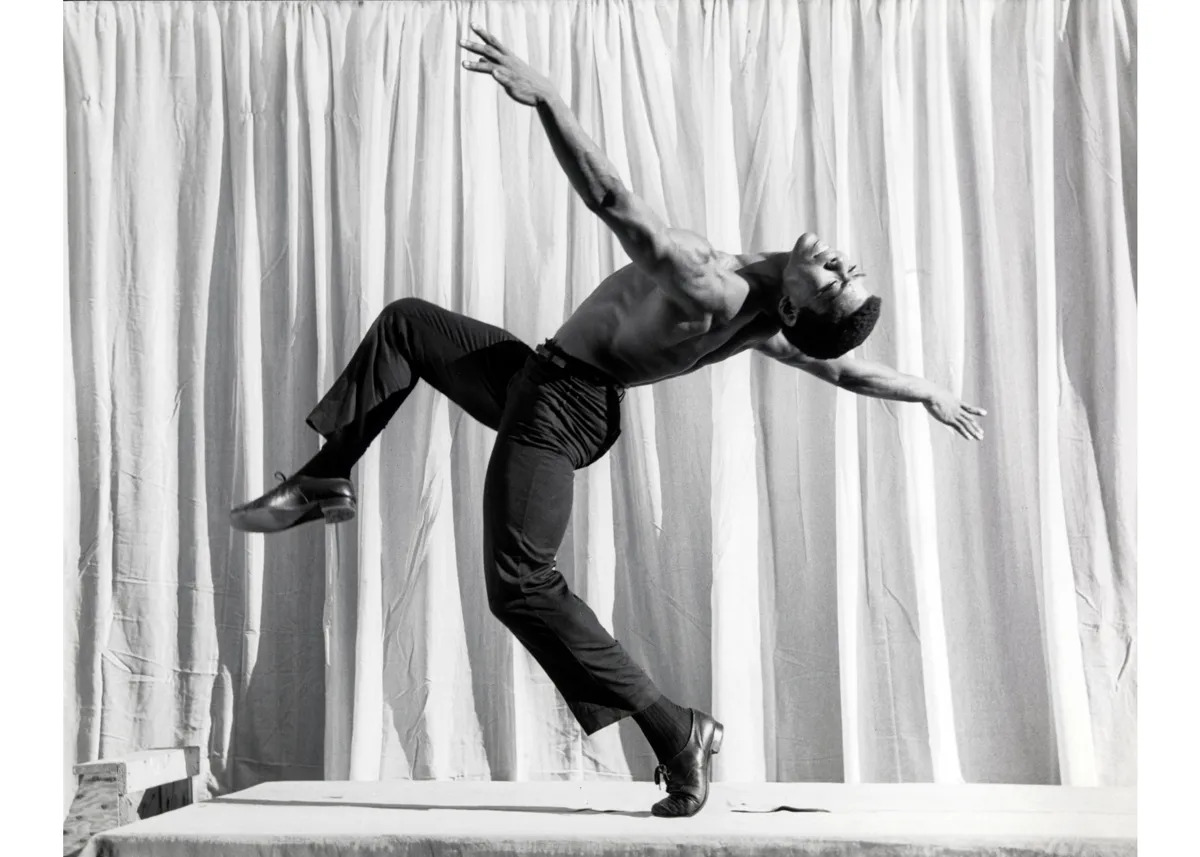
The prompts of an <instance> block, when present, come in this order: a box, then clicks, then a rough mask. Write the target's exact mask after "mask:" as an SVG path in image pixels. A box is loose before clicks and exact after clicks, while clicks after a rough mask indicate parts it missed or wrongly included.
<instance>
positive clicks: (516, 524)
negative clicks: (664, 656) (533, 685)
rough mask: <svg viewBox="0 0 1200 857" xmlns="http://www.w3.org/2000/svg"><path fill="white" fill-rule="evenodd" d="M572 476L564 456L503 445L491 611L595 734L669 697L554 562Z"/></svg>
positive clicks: (492, 493) (490, 497) (487, 532)
mask: <svg viewBox="0 0 1200 857" xmlns="http://www.w3.org/2000/svg"><path fill="white" fill-rule="evenodd" d="M573 484H574V467H573V465H572V463H571V461H570V460H569V459H568V458H567V457H566V456H565V455H563V454H562V453H561V452H556V451H550V450H548V449H543V448H539V447H534V446H529V445H526V444H523V443H519V442H516V441H514V440H512V439H511V438H510V437H509V436H508V433H507V432H505V431H504V430H503V429H502V430H501V433H500V435H499V436H498V437H497V439H496V446H495V448H494V449H493V451H492V458H491V461H490V463H489V465H488V471H487V479H486V481H485V483H484V562H485V563H486V564H487V566H486V574H487V591H488V604H489V605H490V607H491V610H492V613H493V615H495V616H496V618H497V619H499V620H500V621H501V622H502V623H504V625H505V626H506V627H507V628H508V629H509V630H510V631H512V633H513V635H514V636H515V637H516V638H517V639H518V640H520V642H521V644H522V645H524V646H525V648H526V649H528V650H529V653H530V654H531V655H533V657H534V658H535V659H536V660H537V662H538V663H539V664H541V666H542V668H543V669H544V670H545V671H546V673H547V675H549V676H550V679H551V680H552V681H553V682H554V684H555V686H556V687H557V688H558V690H559V692H560V693H561V694H562V696H563V699H564V700H565V701H566V703H567V705H568V706H569V707H570V709H571V712H572V713H573V714H574V715H575V718H576V719H577V720H578V721H579V723H580V725H582V726H583V728H584V731H585V732H587V733H588V734H589V735H590V734H591V733H593V732H595V731H597V730H598V729H601V728H603V727H605V726H607V725H609V724H610V723H614V722H616V721H617V720H620V719H621V718H622V717H625V716H628V715H632V714H635V713H636V712H639V711H641V710H643V709H645V708H647V707H648V706H650V705H652V704H653V703H654V702H655V701H656V700H658V698H659V697H660V696H661V694H660V692H659V691H658V689H657V688H656V687H655V686H654V683H653V682H652V681H651V680H650V678H649V677H648V676H647V675H646V674H645V672H643V671H642V669H641V667H639V666H638V665H637V664H636V663H634V661H633V659H632V658H631V657H630V656H629V654H628V653H627V652H626V651H625V649H624V648H623V647H622V646H621V644H620V643H618V642H617V641H616V640H614V639H613V637H612V635H610V634H609V633H608V631H607V630H605V628H604V626H603V625H601V624H600V620H599V619H597V618H596V614H595V613H593V612H592V610H591V608H590V607H588V606H587V604H585V603H584V602H583V601H582V600H580V599H579V598H578V597H577V596H576V595H575V594H574V593H573V592H571V591H570V589H569V588H568V587H567V583H566V581H565V580H564V579H563V576H562V573H561V572H559V570H558V567H557V565H556V562H555V555H556V554H557V553H558V548H559V545H560V544H561V543H562V539H563V535H564V534H565V533H566V528H567V523H568V521H569V520H570V517H571V500H572V490H573Z"/></svg>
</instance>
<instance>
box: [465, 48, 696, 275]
mask: <svg viewBox="0 0 1200 857" xmlns="http://www.w3.org/2000/svg"><path fill="white" fill-rule="evenodd" d="M471 29H472V30H474V32H475V34H476V35H478V36H479V38H480V39H482V40H483V42H482V43H480V42H471V41H465V40H464V41H461V42H459V44H461V45H462V46H463V47H464V48H466V49H467V50H469V51H471V52H472V53H475V54H478V55H479V56H480V57H481V59H478V60H473V61H472V60H467V61H464V62H463V67H464V68H466V69H467V70H468V71H475V72H480V73H483V74H490V75H491V76H492V77H493V78H495V80H496V82H497V83H499V84H500V85H501V86H502V87H504V90H505V91H506V92H507V93H508V94H509V96H511V97H512V99H513V100H514V101H516V102H517V103H519V104H525V105H528V106H530V107H534V108H536V109H537V112H538V118H540V119H541V120H542V127H543V128H544V129H545V131H546V136H547V137H548V138H549V140H550V147H551V148H552V149H553V150H554V155H555V157H557V158H558V163H559V164H560V165H561V166H562V168H563V171H564V172H565V173H566V174H567V178H568V179H570V181H571V186H572V187H574V188H575V191H576V193H578V194H579V196H580V198H581V199H582V200H583V203H584V205H586V206H587V207H588V210H590V211H592V212H594V213H595V214H596V215H598V216H599V217H600V219H601V220H603V221H604V223H605V224H606V225H607V226H608V227H609V228H610V229H611V230H612V231H613V233H614V234H615V235H616V236H617V240H619V241H620V242H621V246H622V247H623V248H625V252H626V253H627V254H628V255H629V258H630V259H631V260H632V261H633V263H634V264H635V265H637V266H638V267H640V268H641V269H642V270H644V271H645V272H646V273H648V274H650V275H652V276H654V277H655V278H656V279H660V280H662V281H664V282H667V283H670V284H672V285H675V286H678V287H681V288H685V289H686V288H687V287H688V284H689V282H690V281H691V280H693V279H699V278H701V277H703V275H704V273H705V264H706V263H707V262H708V261H709V259H710V256H711V253H710V252H705V246H704V245H703V244H701V243H699V242H697V241H695V240H689V241H686V242H680V241H677V240H676V236H675V233H674V232H673V231H672V230H671V229H669V228H668V227H667V224H666V223H665V222H663V220H662V218H661V217H659V216H658V214H657V213H655V211H654V210H653V209H652V208H651V207H650V206H649V205H647V204H646V202H645V201H644V200H642V199H641V198H640V197H639V196H638V195H637V194H636V193H634V192H633V191H631V190H630V189H629V188H627V187H626V186H625V184H624V182H622V181H621V177H620V176H619V175H617V171H616V168H615V167H613V165H612V163H611V162H610V161H609V160H608V158H607V157H605V155H604V152H602V151H601V150H600V147H599V146H597V145H596V144H595V142H594V141H592V139H591V138H590V137H588V135H587V134H586V133H585V132H584V130H583V128H582V127H581V126H580V124H579V122H578V120H577V119H576V118H575V116H574V115H573V114H572V113H571V111H570V109H569V108H568V107H567V104H566V102H565V101H563V99H562V97H561V96H560V95H559V94H558V92H557V91H556V90H555V89H554V86H553V85H552V84H551V83H550V81H549V80H547V79H546V78H545V77H544V76H543V75H541V74H540V73H538V72H537V71H535V70H534V69H532V68H531V67H530V66H529V64H528V63H526V62H525V61H524V60H522V59H521V58H520V57H517V56H515V55H514V54H513V53H512V51H510V50H508V49H507V48H506V47H504V46H503V45H502V44H501V43H500V42H499V40H497V39H496V37H495V36H493V35H491V34H490V33H488V32H487V31H486V30H483V29H481V28H479V27H475V26H472V28H471Z"/></svg>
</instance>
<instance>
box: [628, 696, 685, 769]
mask: <svg viewBox="0 0 1200 857" xmlns="http://www.w3.org/2000/svg"><path fill="white" fill-rule="evenodd" d="M633 719H634V721H635V722H636V723H637V725H638V726H640V727H642V732H643V733H645V735H646V740H647V741H649V742H650V748H651V749H652V750H654V755H655V756H657V757H658V761H659V762H662V763H666V762H668V761H670V760H671V759H672V758H674V757H675V755H676V754H677V753H678V752H679V751H680V750H682V749H683V747H684V745H685V744H687V742H688V739H689V738H691V737H692V710H691V709H690V708H681V707H680V706H678V705H676V704H675V703H674V702H672V701H671V700H669V699H667V698H666V697H665V696H660V697H659V698H658V701H657V702H655V703H654V704H653V705H651V706H650V707H649V708H646V709H644V710H642V711H639V712H638V713H637V714H635V715H633Z"/></svg>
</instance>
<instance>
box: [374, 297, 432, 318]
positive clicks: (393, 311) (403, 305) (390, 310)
mask: <svg viewBox="0 0 1200 857" xmlns="http://www.w3.org/2000/svg"><path fill="white" fill-rule="evenodd" d="M428 306H429V302H428V301H423V300H421V299H420V298H397V299H396V300H394V301H392V302H391V303H390V304H388V305H387V306H385V307H384V308H383V311H382V312H381V313H380V316H382V317H384V318H388V319H403V318H411V317H412V316H413V315H415V314H416V313H418V312H420V311H421V310H422V309H424V308H425V307H428Z"/></svg>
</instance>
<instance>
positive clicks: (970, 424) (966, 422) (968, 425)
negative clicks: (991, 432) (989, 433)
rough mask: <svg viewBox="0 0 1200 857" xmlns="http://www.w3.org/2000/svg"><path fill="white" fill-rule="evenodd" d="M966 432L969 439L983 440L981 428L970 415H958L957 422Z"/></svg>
mask: <svg viewBox="0 0 1200 857" xmlns="http://www.w3.org/2000/svg"><path fill="white" fill-rule="evenodd" d="M957 424H958V425H959V426H960V427H962V429H963V430H964V431H965V432H966V433H967V435H968V439H969V440H983V429H982V428H981V427H980V426H979V423H977V422H975V420H973V419H971V418H970V417H959V419H958V423H957Z"/></svg>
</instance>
